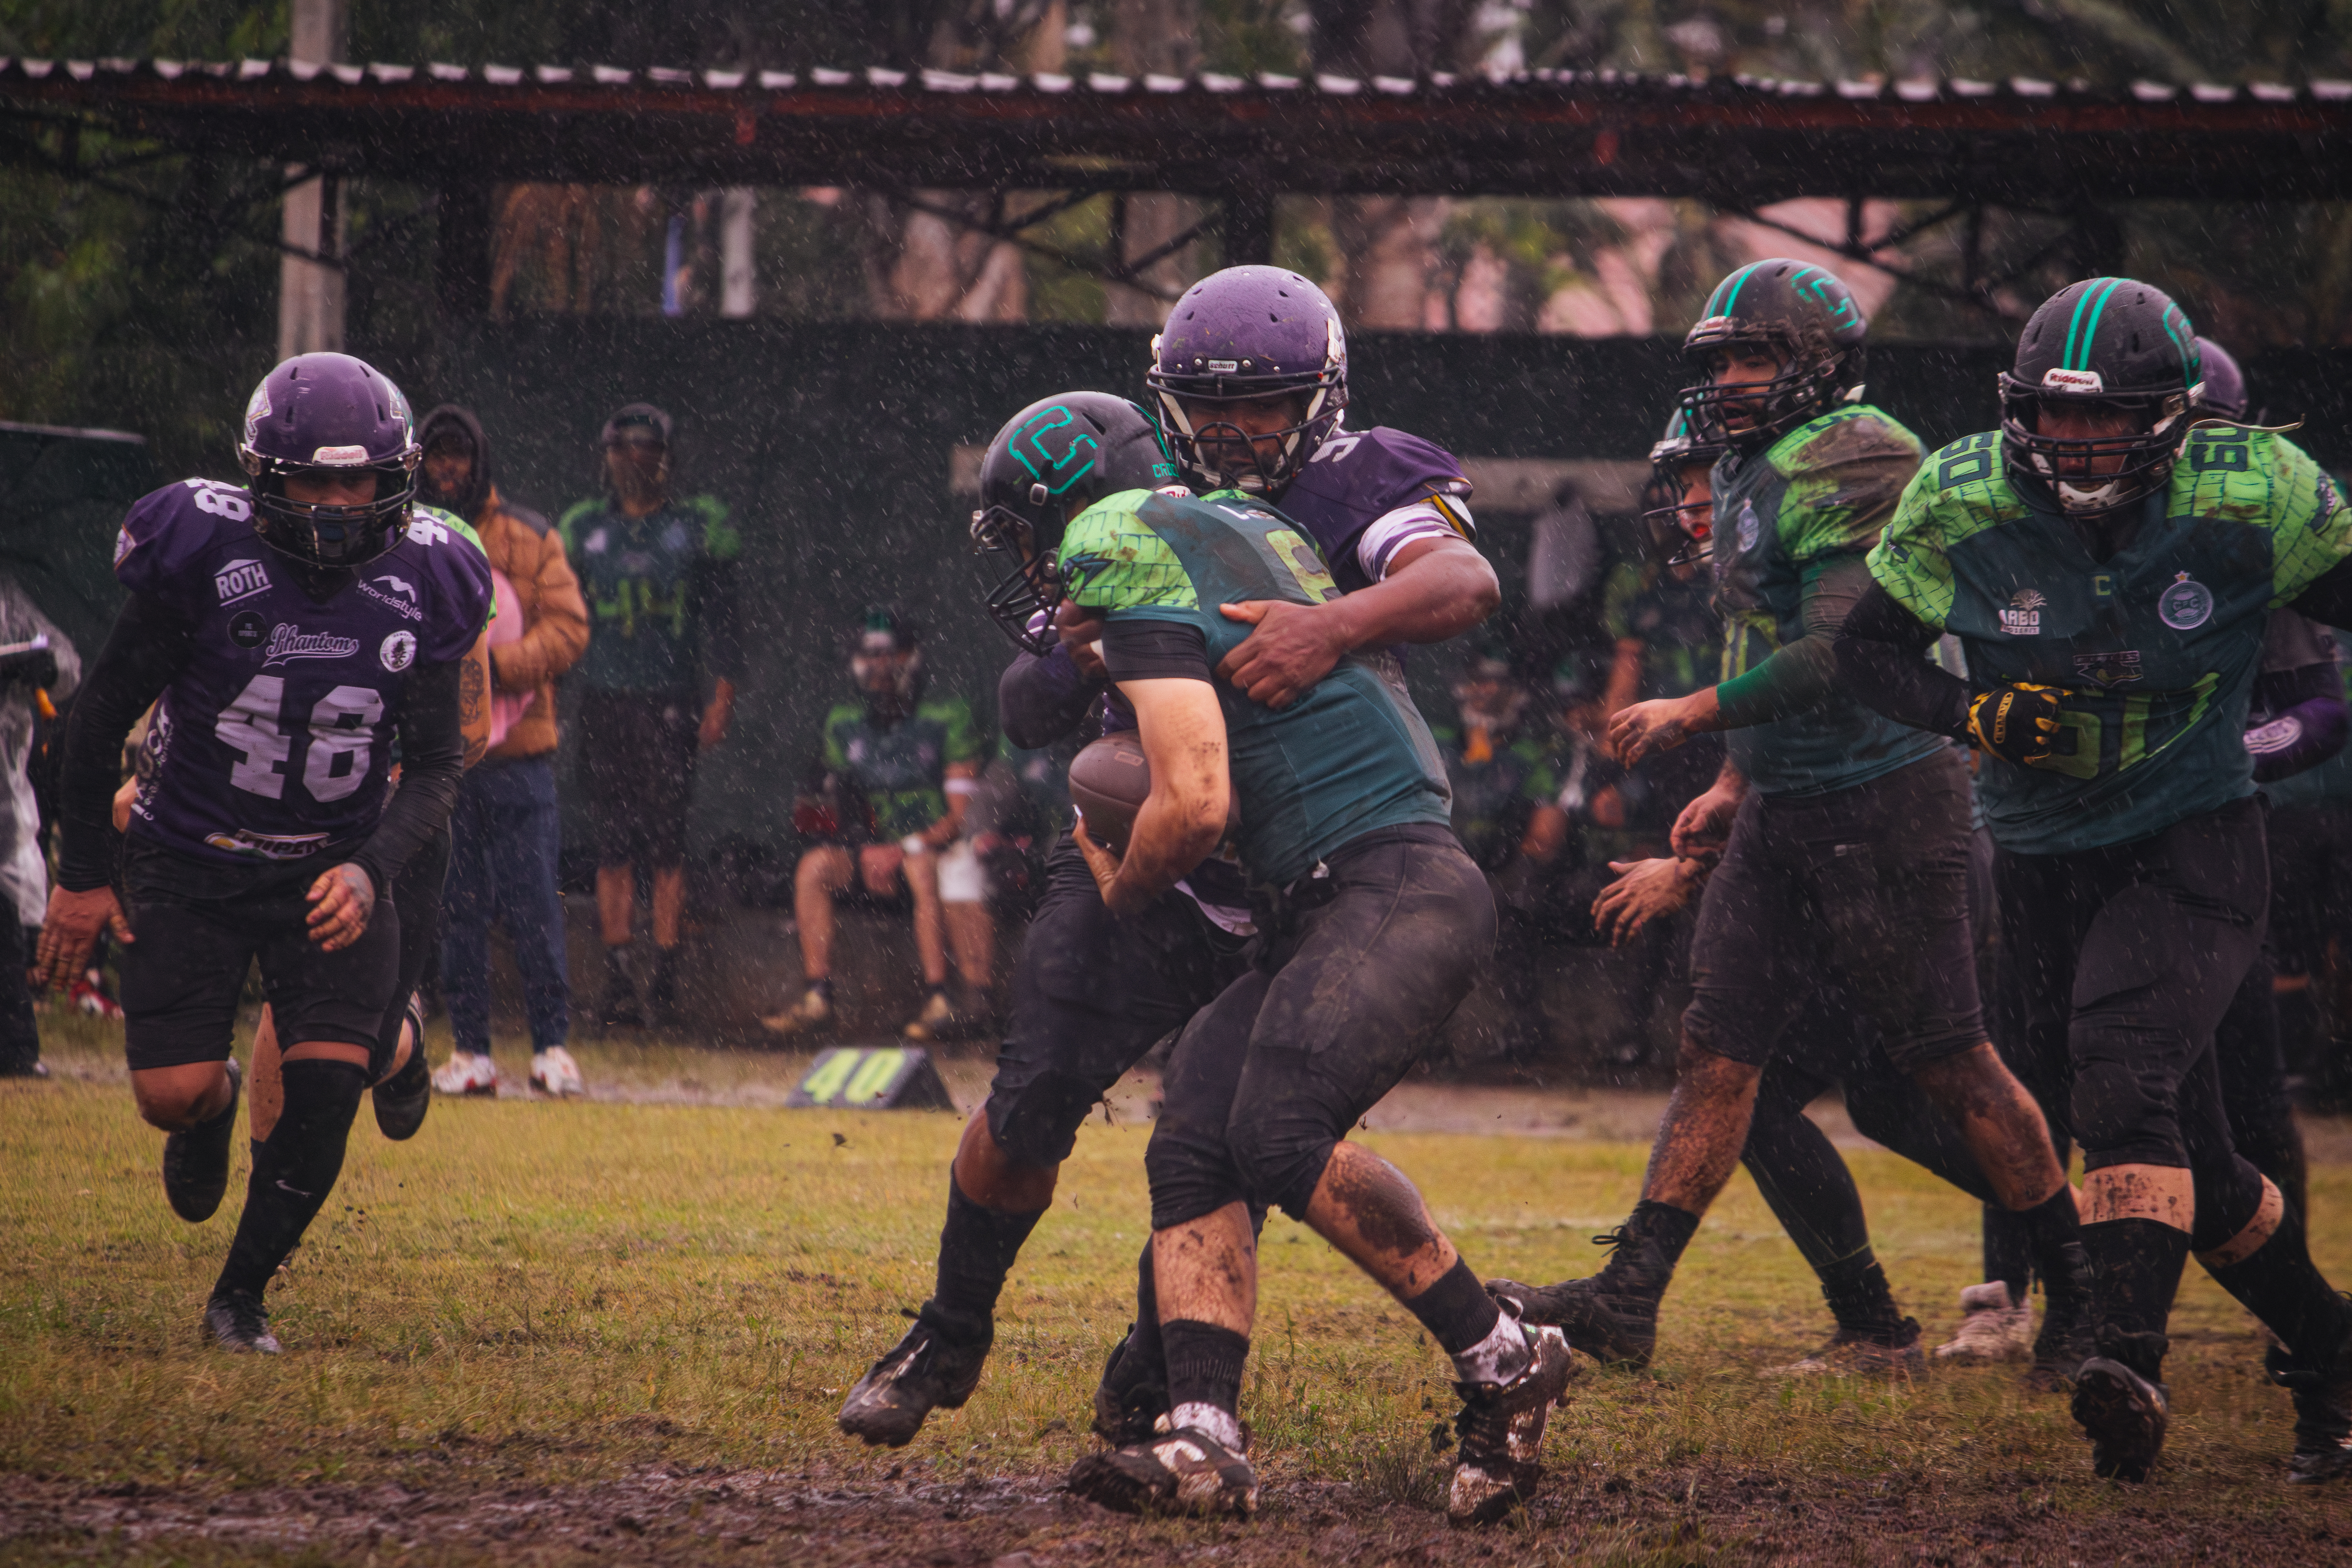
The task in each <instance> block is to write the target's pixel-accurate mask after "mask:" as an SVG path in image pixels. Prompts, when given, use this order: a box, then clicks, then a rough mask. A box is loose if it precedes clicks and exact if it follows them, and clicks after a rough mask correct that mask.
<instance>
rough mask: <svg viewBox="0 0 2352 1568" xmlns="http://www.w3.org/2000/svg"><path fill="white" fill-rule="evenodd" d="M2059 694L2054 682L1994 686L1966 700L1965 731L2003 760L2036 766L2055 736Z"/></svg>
mask: <svg viewBox="0 0 2352 1568" xmlns="http://www.w3.org/2000/svg"><path fill="white" fill-rule="evenodd" d="M2059 696H2060V693H2059V689H2058V688H2057V687H2054V686H2033V685H2025V684H2021V685H2017V686H1996V687H1994V688H1993V689H1991V690H1990V691H1988V692H1986V693H1985V694H1984V695H1982V696H1981V697H1979V698H1977V699H1975V700H1973V701H1971V702H1969V735H1971V736H1972V737H1974V738H1975V741H1976V743H1977V745H1978V746H1979V748H1981V749H1982V750H1984V751H1988V752H1991V753H1992V754H1993V755H1994V756H1996V757H1999V758H2000V760H2001V761H2003V762H2005V763H2016V764H2017V765H2018V766H2019V767H2021V768H2032V767H2039V766H2041V765H2042V763H2046V762H2048V761H2049V760H2050V757H2051V750H2050V743H2051V742H2053V741H2054V740H2056V739H2057V738H2058V728H2059V726H2058V713H2059Z"/></svg>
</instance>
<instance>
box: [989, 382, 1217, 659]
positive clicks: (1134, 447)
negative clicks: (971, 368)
mask: <svg viewBox="0 0 2352 1568" xmlns="http://www.w3.org/2000/svg"><path fill="white" fill-rule="evenodd" d="M1178 482H1179V481H1178V479H1177V471H1176V459H1175V458H1173V457H1171V455H1170V453H1169V450H1168V447H1167V444H1166V442H1165V441H1163V440H1162V439H1161V437H1160V426H1159V424H1158V422H1157V421H1155V420H1154V419H1153V418H1152V417H1151V416H1150V415H1149V414H1147V413H1145V412H1144V411H1143V410H1142V409H1141V408H1139V407H1138V406H1137V405H1134V404H1132V403H1130V402H1129V401H1128V400H1127V399H1126V398H1124V397H1118V396H1115V395H1112V394H1110V393H1108V392H1065V393H1062V394H1059V395H1056V396H1053V397H1046V398H1040V399H1039V400H1038V401H1037V402H1035V403H1033V404H1031V405H1029V406H1028V407H1026V408H1024V409H1023V410H1022V411H1021V412H1020V413H1018V414H1016V415H1014V416H1013V417H1012V418H1011V419H1009V420H1007V421H1006V422H1005V425H1004V428H1003V429H1002V430H999V431H998V432H997V433H996V438H995V439H994V440H992V441H991V442H990V443H989V444H988V450H987V452H986V453H985V454H984V455H983V456H982V458H981V460H980V510H977V511H975V512H973V513H972V514H971V542H972V545H973V548H974V549H976V550H977V551H978V552H980V555H981V559H982V572H983V574H984V575H985V576H986V577H987V579H988V600H987V602H988V614H989V617H990V619H992V620H993V621H995V623H996V624H997V625H998V626H1002V627H1003V629H1004V635H1005V636H1007V637H1011V638H1012V639H1013V641H1014V642H1015V643H1017V644H1019V645H1020V646H1021V647H1024V648H1026V649H1027V650H1028V651H1030V652H1031V653H1034V654H1043V653H1045V651H1046V650H1047V649H1049V648H1051V647H1053V646H1054V638H1053V635H1052V634H1053V626H1054V612H1055V609H1056V608H1058V607H1059V606H1060V605H1061V603H1062V574H1061V571H1060V568H1059V567H1058V566H1057V565H1056V563H1055V552H1056V551H1058V550H1059V549H1060V548H1061V545H1062V531H1063V530H1064V529H1066V528H1067V527H1068V526H1069V522H1070V520H1071V519H1072V518H1074V517H1076V516H1077V515H1078V513H1080V512H1082V511H1084V510H1086V509H1087V507H1089V506H1091V505H1093V504H1094V503H1095V502H1096V501H1097V500H1101V499H1102V498H1103V497H1105V496H1107V495H1116V494H1118V492H1120V491H1121V490H1137V489H1165V488H1167V487H1168V486H1170V485H1173V484H1176V483H1178Z"/></svg>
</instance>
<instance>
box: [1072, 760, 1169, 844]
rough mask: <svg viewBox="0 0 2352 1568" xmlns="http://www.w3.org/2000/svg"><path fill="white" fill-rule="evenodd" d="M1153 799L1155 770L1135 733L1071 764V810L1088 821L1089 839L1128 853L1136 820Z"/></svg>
mask: <svg viewBox="0 0 2352 1568" xmlns="http://www.w3.org/2000/svg"><path fill="white" fill-rule="evenodd" d="M1150 794H1151V764H1150V763H1149V762H1147V761H1146V760H1145V759H1144V755H1143V742H1141V741H1139V740H1138V739H1137V738H1136V734H1135V731H1132V730H1129V731H1124V732H1123V733H1120V734H1116V735H1105V736H1104V737H1103V738H1102V739H1101V740H1099V741H1097V742H1094V743H1093V744H1092V745H1090V746H1088V747H1087V749H1086V750H1084V751H1082V752H1079V753H1078V754H1077V755H1076V757H1073V758H1072V759H1071V760H1070V804H1071V805H1075V806H1076V807H1077V808H1078V813H1079V815H1080V816H1084V817H1085V818H1086V819H1087V837H1089V838H1092V839H1093V840H1094V841H1095V842H1096V843H1097V844H1099V845H1101V846H1102V847H1104V848H1106V849H1108V850H1109V851H1111V852H1112V853H1113V854H1115V855H1124V854H1126V853H1127V836H1128V835H1129V833H1131V832H1133V831H1134V830H1135V814H1136V813H1137V812H1139V811H1141V810H1142V809H1143V803H1144V800H1145V799H1146V798H1147V797H1148V796H1149V795H1150Z"/></svg>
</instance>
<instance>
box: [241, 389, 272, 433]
mask: <svg viewBox="0 0 2352 1568" xmlns="http://www.w3.org/2000/svg"><path fill="white" fill-rule="evenodd" d="M268 417H269V384H268V382H266V381H265V382H263V383H262V384H260V385H259V386H257V387H255V388H254V389H253V401H251V402H250V403H247V405H245V444H246V445H247V446H248V447H250V446H252V445H253V438H254V437H256V436H258V435H259V434H261V422H262V421H263V420H265V419H267V418H268Z"/></svg>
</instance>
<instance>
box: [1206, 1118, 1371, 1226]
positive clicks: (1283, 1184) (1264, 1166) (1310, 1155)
mask: <svg viewBox="0 0 2352 1568" xmlns="http://www.w3.org/2000/svg"><path fill="white" fill-rule="evenodd" d="M1341 1131H1344V1129H1342V1128H1338V1127H1333V1126H1331V1125H1329V1123H1328V1119H1326V1118H1323V1117H1320V1116H1318V1115H1317V1114H1316V1113H1315V1110H1314V1109H1313V1108H1312V1107H1310V1106H1306V1105H1299V1104H1292V1105H1272V1106H1235V1107H1234V1114H1233V1118H1232V1120H1231V1121H1228V1122H1227V1123H1226V1124H1225V1147H1226V1148H1227V1149H1228V1150H1230V1151H1231V1153H1232V1160H1233V1163H1234V1169H1235V1171H1236V1172H1237V1173H1239V1174H1240V1177H1241V1182H1242V1185H1243V1187H1244V1189H1245V1190H1246V1191H1247V1193H1248V1194H1249V1197H1250V1200H1251V1201H1252V1202H1253V1203H1255V1204H1258V1205H1273V1206H1274V1207H1276V1208H1278V1209H1280V1210H1281V1211H1282V1212H1283V1213H1285V1214H1286V1215H1289V1216H1290V1217H1291V1218H1293V1219H1295V1220H1304V1219H1305V1218H1306V1217H1307V1200H1308V1199H1309V1198H1311V1197H1313V1196H1314V1195H1315V1184H1317V1183H1318V1182H1320V1181H1321V1180H1322V1179H1323V1167H1324V1166H1326V1165H1328V1164H1329V1163H1331V1151H1332V1150H1333V1149H1335V1148H1337V1147H1338V1146H1339V1134H1340V1132H1341Z"/></svg>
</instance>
